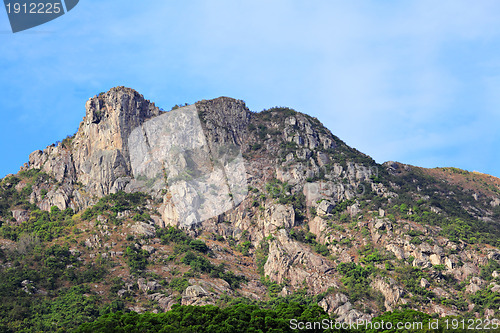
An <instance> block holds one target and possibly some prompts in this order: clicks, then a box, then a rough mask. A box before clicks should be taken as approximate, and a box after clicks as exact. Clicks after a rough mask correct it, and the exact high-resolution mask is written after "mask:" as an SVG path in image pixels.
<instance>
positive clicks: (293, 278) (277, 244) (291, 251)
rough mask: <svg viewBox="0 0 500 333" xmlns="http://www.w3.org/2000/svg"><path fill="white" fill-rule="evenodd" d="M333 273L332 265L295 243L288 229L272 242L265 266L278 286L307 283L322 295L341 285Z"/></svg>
mask: <svg viewBox="0 0 500 333" xmlns="http://www.w3.org/2000/svg"><path fill="white" fill-rule="evenodd" d="M332 270H333V266H332V265H331V263H330V262H328V261H326V260H324V259H323V258H322V257H321V256H319V255H317V254H314V253H312V252H311V251H310V250H309V249H308V248H307V247H305V246H304V245H302V244H300V243H297V242H295V241H293V240H291V239H290V238H289V236H288V233H287V231H286V230H285V229H281V230H278V232H277V233H276V238H275V239H274V240H273V241H271V244H270V246H269V256H268V259H267V262H266V264H265V266H264V272H265V275H267V276H269V277H270V278H271V279H272V280H274V281H277V282H278V283H280V282H283V281H285V280H287V281H290V284H291V285H292V286H295V287H299V286H300V285H302V284H303V283H305V284H306V285H308V286H310V287H311V288H314V290H317V291H320V292H321V291H325V290H326V289H328V287H330V286H336V285H337V282H336V281H335V279H334V278H333V275H331V274H332V273H333V272H332Z"/></svg>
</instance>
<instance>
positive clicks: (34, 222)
mask: <svg viewBox="0 0 500 333" xmlns="http://www.w3.org/2000/svg"><path fill="white" fill-rule="evenodd" d="M73 215H74V212H73V210H72V209H71V208H67V209H65V210H64V211H61V210H59V208H57V207H56V206H53V207H52V208H51V209H50V213H49V212H46V211H42V210H40V209H38V208H35V209H33V210H32V211H31V214H30V218H29V220H28V221H26V222H23V223H22V224H20V225H3V226H2V227H0V235H1V236H2V237H3V238H6V239H11V240H13V241H16V240H18V239H19V237H20V236H21V235H22V234H33V235H36V236H38V237H39V238H40V239H41V240H43V241H51V240H52V239H54V238H57V237H60V236H63V235H65V234H67V233H68V232H69V228H68V227H71V226H73V225H74V221H73Z"/></svg>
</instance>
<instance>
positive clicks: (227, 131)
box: [196, 97, 251, 145]
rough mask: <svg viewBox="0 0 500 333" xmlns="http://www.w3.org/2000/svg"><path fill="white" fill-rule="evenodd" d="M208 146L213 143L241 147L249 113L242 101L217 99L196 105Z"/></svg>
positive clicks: (227, 98) (225, 98)
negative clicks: (231, 144)
mask: <svg viewBox="0 0 500 333" xmlns="http://www.w3.org/2000/svg"><path fill="white" fill-rule="evenodd" d="M196 109H197V111H198V115H199V116H200V119H201V120H202V122H203V124H204V130H205V132H206V135H207V139H208V142H209V144H210V143H214V142H219V143H233V144H237V145H241V144H242V142H243V141H244V136H245V133H246V128H247V126H248V123H249V122H250V116H251V112H250V110H249V109H248V108H247V106H246V105H245V102H244V101H242V100H238V99H234V98H230V97H219V98H215V99H212V100H202V101H200V102H197V103H196Z"/></svg>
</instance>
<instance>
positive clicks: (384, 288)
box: [371, 278, 405, 311]
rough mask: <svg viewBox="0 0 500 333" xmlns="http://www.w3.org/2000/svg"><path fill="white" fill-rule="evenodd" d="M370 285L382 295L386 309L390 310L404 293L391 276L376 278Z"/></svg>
mask: <svg viewBox="0 0 500 333" xmlns="http://www.w3.org/2000/svg"><path fill="white" fill-rule="evenodd" d="M371 286H372V287H373V288H374V289H376V290H378V291H380V292H381V293H382V295H384V297H385V302H384V305H385V307H386V309H387V310H388V311H392V310H393V309H394V307H395V306H396V305H397V304H398V302H399V301H400V299H401V297H403V296H404V294H405V292H404V290H403V289H402V288H400V287H399V286H397V284H396V281H394V280H393V279H392V278H388V279H384V278H376V279H375V280H374V281H373V282H372V283H371Z"/></svg>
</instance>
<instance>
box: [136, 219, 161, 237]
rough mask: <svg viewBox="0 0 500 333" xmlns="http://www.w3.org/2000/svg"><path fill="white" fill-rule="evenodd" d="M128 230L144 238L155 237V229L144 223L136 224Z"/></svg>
mask: <svg viewBox="0 0 500 333" xmlns="http://www.w3.org/2000/svg"><path fill="white" fill-rule="evenodd" d="M130 229H131V230H132V232H133V233H135V234H137V235H144V236H146V237H154V236H155V235H156V229H155V227H154V226H152V225H150V224H148V223H145V222H137V223H136V224H134V225H132V227H131V228H130Z"/></svg>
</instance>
